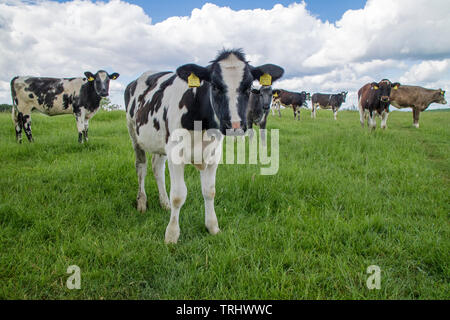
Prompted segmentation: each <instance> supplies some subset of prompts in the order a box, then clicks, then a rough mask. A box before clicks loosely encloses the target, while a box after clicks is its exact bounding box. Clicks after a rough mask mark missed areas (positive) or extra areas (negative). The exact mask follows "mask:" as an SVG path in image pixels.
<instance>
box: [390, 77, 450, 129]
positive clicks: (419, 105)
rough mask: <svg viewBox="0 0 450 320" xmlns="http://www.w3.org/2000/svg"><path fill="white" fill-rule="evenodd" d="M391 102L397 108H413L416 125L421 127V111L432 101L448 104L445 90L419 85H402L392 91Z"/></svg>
mask: <svg viewBox="0 0 450 320" xmlns="http://www.w3.org/2000/svg"><path fill="white" fill-rule="evenodd" d="M390 97H391V104H392V105H393V106H394V107H396V108H412V111H413V120H414V124H413V125H414V126H415V127H416V128H419V117H420V113H421V112H422V111H424V110H426V109H427V108H428V107H429V106H430V104H432V103H440V104H447V101H446V100H445V91H444V90H442V89H437V90H433V89H426V88H422V87H419V86H407V85H402V86H401V87H400V88H399V89H398V90H393V91H391V96H390Z"/></svg>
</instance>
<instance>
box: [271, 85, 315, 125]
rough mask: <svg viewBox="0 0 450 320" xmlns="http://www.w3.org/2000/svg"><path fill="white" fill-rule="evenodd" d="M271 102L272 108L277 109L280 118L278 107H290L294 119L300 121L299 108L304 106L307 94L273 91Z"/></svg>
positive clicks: (307, 97)
mask: <svg viewBox="0 0 450 320" xmlns="http://www.w3.org/2000/svg"><path fill="white" fill-rule="evenodd" d="M272 97H273V100H272V105H273V107H274V108H277V109H278V114H279V115H280V117H281V112H280V106H281V105H283V106H285V107H292V109H293V110H294V119H298V120H300V108H301V107H302V106H304V105H306V106H308V105H307V104H306V100H308V99H309V97H310V95H309V93H307V92H305V91H302V92H300V93H298V92H291V91H286V90H280V89H275V90H273V96H272Z"/></svg>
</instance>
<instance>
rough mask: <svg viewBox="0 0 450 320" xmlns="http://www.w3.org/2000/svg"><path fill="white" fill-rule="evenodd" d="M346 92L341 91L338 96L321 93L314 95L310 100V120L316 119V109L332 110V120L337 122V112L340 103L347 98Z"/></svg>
mask: <svg viewBox="0 0 450 320" xmlns="http://www.w3.org/2000/svg"><path fill="white" fill-rule="evenodd" d="M347 93H348V92H346V91H342V92H341V93H338V94H323V93H314V94H313V95H312V98H311V105H312V111H311V118H315V117H316V110H317V108H318V107H320V108H321V109H332V110H333V114H334V120H337V112H338V110H339V108H340V107H341V106H342V103H344V102H345V98H346V97H347Z"/></svg>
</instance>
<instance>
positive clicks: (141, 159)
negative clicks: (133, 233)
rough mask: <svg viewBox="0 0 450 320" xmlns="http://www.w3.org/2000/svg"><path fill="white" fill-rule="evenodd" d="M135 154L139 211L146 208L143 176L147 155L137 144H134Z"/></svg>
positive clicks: (145, 174) (145, 172)
mask: <svg viewBox="0 0 450 320" xmlns="http://www.w3.org/2000/svg"><path fill="white" fill-rule="evenodd" d="M134 152H135V154H136V162H135V165H136V174H137V176H138V184H139V191H138V195H137V198H136V203H137V209H138V211H140V212H145V211H146V210H147V195H146V194H145V177H146V176H147V155H146V154H145V151H144V150H143V149H141V148H140V147H139V146H138V145H137V144H134Z"/></svg>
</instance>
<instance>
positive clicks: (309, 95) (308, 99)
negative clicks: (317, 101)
mask: <svg viewBox="0 0 450 320" xmlns="http://www.w3.org/2000/svg"><path fill="white" fill-rule="evenodd" d="M306 100H307V101H311V93H309V92H306Z"/></svg>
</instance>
